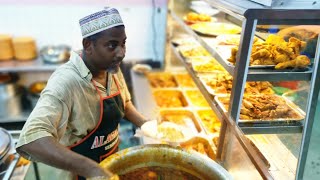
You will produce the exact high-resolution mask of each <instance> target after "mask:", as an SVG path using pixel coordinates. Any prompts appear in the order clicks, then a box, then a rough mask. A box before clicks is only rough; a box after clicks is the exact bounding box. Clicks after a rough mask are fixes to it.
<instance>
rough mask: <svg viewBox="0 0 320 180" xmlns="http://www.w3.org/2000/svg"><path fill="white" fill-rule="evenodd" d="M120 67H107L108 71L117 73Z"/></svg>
mask: <svg viewBox="0 0 320 180" xmlns="http://www.w3.org/2000/svg"><path fill="white" fill-rule="evenodd" d="M119 69H120V68H119V67H117V66H113V67H109V68H108V69H107V72H109V73H111V74H116V73H118V72H119Z"/></svg>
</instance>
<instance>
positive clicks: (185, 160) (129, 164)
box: [100, 144, 232, 180]
mask: <svg viewBox="0 0 320 180" xmlns="http://www.w3.org/2000/svg"><path fill="white" fill-rule="evenodd" d="M100 166H102V167H103V168H107V169H109V170H110V171H112V172H113V173H116V174H119V175H123V174H127V173H128V172H132V171H134V170H136V169H138V168H142V167H152V166H158V167H165V168H170V169H173V170H179V171H184V172H187V173H189V174H192V175H193V176H196V177H198V178H199V179H203V180H209V179H210V180H216V179H219V180H220V179H232V177H231V175H230V174H229V173H228V172H227V171H226V170H225V169H224V168H223V167H221V166H220V165H219V164H217V163H216V162H214V161H213V160H211V159H209V158H205V157H202V156H201V155H199V154H196V153H190V152H187V151H185V150H183V149H181V148H174V147H172V146H169V145H160V144H150V145H142V146H135V147H131V148H127V149H124V150H122V151H119V152H117V153H115V154H113V155H111V156H109V157H108V158H106V159H105V160H103V161H102V162H101V163H100ZM120 177H121V176H120ZM163 179H171V178H163Z"/></svg>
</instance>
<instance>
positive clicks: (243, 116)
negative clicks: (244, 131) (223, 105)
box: [240, 114, 252, 120]
mask: <svg viewBox="0 0 320 180" xmlns="http://www.w3.org/2000/svg"><path fill="white" fill-rule="evenodd" d="M240 119H242V120H243V119H245V120H247V119H248V120H249V119H252V117H250V116H247V115H243V114H240Z"/></svg>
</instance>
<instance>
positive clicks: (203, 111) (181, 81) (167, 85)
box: [146, 72, 221, 151]
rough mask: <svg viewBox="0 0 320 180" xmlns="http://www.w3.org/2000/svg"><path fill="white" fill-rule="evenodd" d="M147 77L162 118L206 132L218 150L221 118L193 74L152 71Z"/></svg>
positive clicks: (193, 129) (196, 133)
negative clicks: (207, 99)
mask: <svg viewBox="0 0 320 180" xmlns="http://www.w3.org/2000/svg"><path fill="white" fill-rule="evenodd" d="M146 77H147V79H148V82H149V85H150V86H151V91H152V95H153V98H154V101H155V102H156V104H157V109H158V112H157V113H159V115H158V118H159V121H160V122H165V121H169V122H172V123H175V124H177V125H182V126H186V127H188V128H190V129H191V130H192V131H193V132H194V135H195V136H202V135H205V136H206V139H209V140H210V142H209V143H210V144H211V145H212V148H213V150H214V151H216V144H217V142H218V137H219V131H220V126H221V123H220V120H219V119H218V118H217V117H216V116H215V114H214V112H213V111H212V110H211V109H210V106H209V104H208V103H207V101H206V99H205V98H204V97H203V95H202V93H201V92H200V91H199V90H198V88H197V87H196V85H195V84H194V82H193V80H192V78H191V77H190V75H189V74H188V73H187V72H149V73H148V74H147V75H146ZM208 125H210V126H208ZM190 142H194V141H190Z"/></svg>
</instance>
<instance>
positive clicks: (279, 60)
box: [274, 51, 290, 64]
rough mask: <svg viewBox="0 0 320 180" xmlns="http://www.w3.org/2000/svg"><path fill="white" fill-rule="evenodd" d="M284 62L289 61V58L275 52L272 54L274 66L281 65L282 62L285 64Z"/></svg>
mask: <svg viewBox="0 0 320 180" xmlns="http://www.w3.org/2000/svg"><path fill="white" fill-rule="evenodd" d="M286 61H290V56H289V55H287V54H281V53H279V52H278V51H275V53H274V62H275V63H276V64H278V63H282V62H286Z"/></svg>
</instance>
